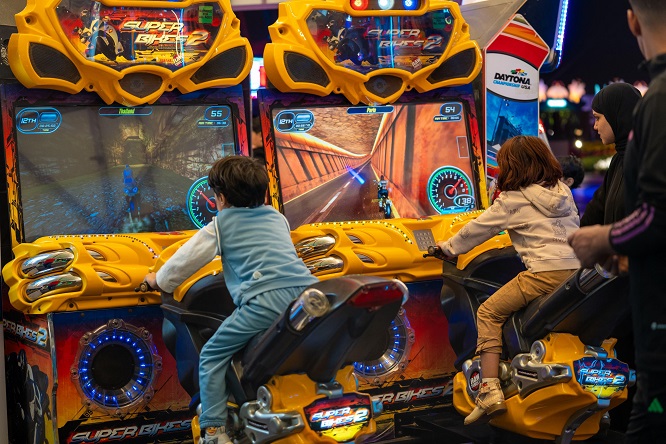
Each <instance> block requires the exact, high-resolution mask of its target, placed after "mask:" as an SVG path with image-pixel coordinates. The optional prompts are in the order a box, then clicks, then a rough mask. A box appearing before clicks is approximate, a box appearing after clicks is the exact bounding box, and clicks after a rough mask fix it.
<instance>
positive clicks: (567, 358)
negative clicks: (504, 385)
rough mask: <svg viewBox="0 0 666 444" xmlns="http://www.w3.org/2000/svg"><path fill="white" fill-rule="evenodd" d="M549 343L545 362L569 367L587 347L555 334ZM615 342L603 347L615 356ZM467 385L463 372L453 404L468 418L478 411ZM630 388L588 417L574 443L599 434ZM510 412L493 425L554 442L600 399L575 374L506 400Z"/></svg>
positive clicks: (455, 385)
mask: <svg viewBox="0 0 666 444" xmlns="http://www.w3.org/2000/svg"><path fill="white" fill-rule="evenodd" d="M543 341H544V343H545V344H546V354H545V357H544V359H543V362H544V363H549V362H552V363H559V364H564V365H569V366H570V367H571V369H572V371H573V368H574V367H573V361H575V360H578V359H580V358H582V357H583V356H584V353H585V346H584V345H583V343H582V342H580V340H579V339H578V338H577V337H576V336H572V335H570V334H566V333H551V334H549V335H548V336H546V338H545V339H543ZM615 342H616V341H615V340H614V339H608V340H606V341H604V343H603V344H602V347H603V348H604V349H605V350H606V351H607V352H608V354H609V356H613V346H614V345H615ZM466 387H467V384H466V381H465V376H464V375H463V373H462V372H460V373H457V374H456V376H455V378H454V380H453V405H454V407H455V408H456V410H457V411H458V412H459V413H460V414H461V415H464V416H467V415H469V414H470V413H471V412H472V410H473V409H474V401H473V400H472V399H471V398H470V397H469V395H468V393H467V389H466ZM627 390H628V389H627V388H626V387H625V388H624V390H622V391H620V392H617V393H615V394H613V395H612V397H611V399H610V406H609V407H608V408H607V409H604V410H600V411H599V412H596V413H595V414H593V415H592V416H591V417H590V418H588V419H587V420H586V421H585V422H583V424H581V426H580V427H579V428H578V430H577V431H576V434H575V435H574V438H573V439H574V440H585V439H588V438H590V437H592V436H593V435H595V434H596V433H597V432H598V431H599V423H600V421H601V416H602V415H603V414H604V413H605V412H607V411H608V410H610V409H612V408H614V407H616V406H618V405H619V404H621V403H623V402H624V401H626V399H627ZM505 402H506V407H507V412H506V413H504V414H502V415H500V416H497V417H496V418H493V419H491V421H490V423H491V424H492V425H494V426H496V427H499V428H501V429H504V430H509V431H512V432H515V433H519V434H521V435H525V436H529V437H530V438H536V439H547V440H554V439H556V438H557V437H558V436H560V435H562V433H563V430H564V427H565V425H566V423H567V421H568V420H569V418H570V417H571V415H573V414H574V413H575V412H577V411H578V410H581V409H583V408H586V407H588V406H594V405H595V404H596V403H597V396H595V395H594V394H593V393H591V392H589V391H587V390H585V389H584V388H583V387H582V386H581V385H580V384H579V383H578V382H577V381H576V377H575V375H574V376H572V378H571V379H570V380H569V381H568V382H566V383H559V384H554V385H552V386H549V387H544V388H541V389H539V390H537V391H535V392H532V393H531V394H529V395H528V396H526V397H525V398H521V397H520V395H514V396H512V397H510V398H508V399H506V400H505Z"/></svg>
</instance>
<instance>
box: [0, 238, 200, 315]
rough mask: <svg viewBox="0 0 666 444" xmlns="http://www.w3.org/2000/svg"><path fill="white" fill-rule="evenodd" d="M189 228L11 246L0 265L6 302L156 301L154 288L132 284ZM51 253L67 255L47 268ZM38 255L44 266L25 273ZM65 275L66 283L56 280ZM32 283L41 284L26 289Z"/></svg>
mask: <svg viewBox="0 0 666 444" xmlns="http://www.w3.org/2000/svg"><path fill="white" fill-rule="evenodd" d="M193 233H194V231H189V232H175V233H134V234H98V235H78V236H76V235H71V236H67V235H63V236H47V237H43V238H40V239H37V240H36V241H35V242H32V243H23V244H19V245H17V246H16V247H14V249H13V251H14V259H13V260H12V261H10V262H8V263H7V264H6V265H5V266H4V267H3V269H2V277H3V278H4V280H5V282H6V283H7V285H8V286H9V300H10V302H11V304H12V305H13V306H14V308H16V309H17V310H21V311H23V312H24V313H30V314H43V313H49V312H54V311H70V310H91V309H98V308H114V307H127V306H132V305H143V304H158V303H160V302H161V299H160V294H159V293H158V292H150V293H137V292H136V291H134V289H135V288H137V287H138V286H139V284H141V282H143V278H144V277H145V275H146V274H147V273H148V271H149V269H150V268H151V267H152V266H153V265H154V264H155V261H156V260H157V257H158V256H159V254H160V253H161V252H162V250H163V249H164V248H166V247H168V246H169V245H171V244H174V243H177V242H179V241H182V240H185V239H189V238H190V237H191V236H192V234H193ZM59 252H60V253H59ZM57 254H61V255H66V256H67V257H70V259H69V260H67V261H63V262H62V263H61V264H60V266H59V267H56V268H49V267H50V266H49V262H51V263H52V262H53V259H52V257H49V256H54V255H57ZM40 255H41V256H42V257H43V260H41V263H42V264H44V265H43V266H44V271H43V272H41V273H39V274H38V275H36V276H31V275H30V274H29V273H26V271H25V268H24V265H25V264H26V261H28V260H34V259H35V258H39V256H40ZM40 280H41V281H40ZM45 280H48V281H49V282H44V281H45ZM66 280H69V281H70V282H72V285H70V286H62V285H59V282H64V281H66ZM40 282H44V283H43V284H41V285H40ZM35 287H37V288H41V290H38V291H36V292H31V290H32V289H34V288H35ZM36 294H39V297H37V296H35V295H36Z"/></svg>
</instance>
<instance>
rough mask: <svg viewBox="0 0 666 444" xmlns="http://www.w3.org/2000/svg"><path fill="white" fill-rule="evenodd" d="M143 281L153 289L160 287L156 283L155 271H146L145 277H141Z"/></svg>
mask: <svg viewBox="0 0 666 444" xmlns="http://www.w3.org/2000/svg"><path fill="white" fill-rule="evenodd" d="M143 280H144V281H146V283H147V284H148V285H149V286H150V288H154V289H155V290H160V287H159V286H158V285H157V273H148V274H147V275H146V277H144V278H143Z"/></svg>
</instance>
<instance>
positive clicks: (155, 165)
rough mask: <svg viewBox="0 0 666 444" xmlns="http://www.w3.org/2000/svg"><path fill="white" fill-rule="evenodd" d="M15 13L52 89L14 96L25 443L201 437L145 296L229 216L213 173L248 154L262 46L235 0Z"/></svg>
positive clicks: (12, 300)
mask: <svg viewBox="0 0 666 444" xmlns="http://www.w3.org/2000/svg"><path fill="white" fill-rule="evenodd" d="M16 20H17V25H18V33H17V34H14V35H12V37H11V39H10V42H9V51H8V54H9V62H10V65H11V68H12V70H13V72H14V74H15V75H16V78H17V79H18V80H19V81H20V82H21V83H22V84H23V85H24V86H25V87H28V88H40V89H27V88H25V87H24V86H21V85H19V84H3V85H2V87H1V89H0V93H1V103H0V104H1V108H2V128H3V142H4V143H3V148H4V149H3V158H4V160H5V162H4V164H5V166H6V170H5V172H6V176H7V194H6V195H5V196H4V199H3V200H4V204H3V208H6V209H8V210H9V211H8V213H9V214H8V215H6V217H3V220H2V221H1V223H2V233H3V257H2V264H3V266H4V271H3V287H2V288H3V298H2V317H3V323H4V333H5V344H4V350H5V357H4V358H5V366H6V370H7V371H6V380H7V386H8V392H7V402H8V406H9V407H8V412H9V416H10V417H9V437H10V443H17V444H18V443H26V442H31V443H46V442H50V443H54V442H61V443H64V442H92V441H95V442H108V441H116V440H123V441H128V442H136V443H147V442H151V443H152V442H182V441H187V440H191V431H190V421H191V418H192V414H191V411H190V409H189V407H190V406H189V403H190V398H189V396H188V395H187V393H186V392H185V391H184V390H183V388H182V387H181V386H180V384H179V380H178V371H179V369H178V365H179V363H177V362H175V361H174V359H173V358H172V357H171V356H170V354H169V352H168V351H167V348H166V345H165V344H164V341H163V339H162V330H161V329H162V312H161V310H160V308H159V303H160V299H159V296H158V295H155V294H138V293H136V292H135V291H134V289H135V288H136V287H137V286H138V285H139V284H140V282H141V281H142V279H143V276H144V275H145V274H146V272H147V271H148V269H149V268H150V267H151V266H152V265H153V264H154V263H155V261H156V259H157V257H158V256H159V254H160V252H161V250H162V249H163V248H165V247H167V246H169V245H171V244H172V243H174V242H177V241H178V240H181V239H184V238H187V237H189V236H190V235H191V234H192V232H193V230H195V229H197V228H199V227H201V226H202V225H203V224H205V223H206V221H207V220H210V218H211V217H212V215H213V214H214V213H213V210H214V208H215V205H214V202H213V201H212V199H213V197H212V192H211V191H210V190H208V189H207V184H206V180H205V176H206V175H207V171H208V168H209V167H210V165H211V164H212V163H213V162H214V161H215V160H217V159H219V158H220V157H222V156H226V155H230V154H243V155H247V154H248V143H247V127H246V125H247V117H248V107H247V102H248V98H249V96H248V95H247V94H244V93H243V91H242V89H241V88H240V86H234V85H238V84H239V83H240V81H241V80H242V79H243V78H244V77H245V76H246V75H247V72H248V71H249V68H250V63H251V61H252V54H251V50H250V48H249V43H248V42H247V40H246V39H244V38H242V37H240V33H239V31H238V28H239V26H238V20H237V19H236V18H235V16H234V14H233V12H232V11H231V8H230V5H229V3H228V2H224V1H221V0H220V1H196V0H192V1H190V0H187V1H182V2H147V1H134V2H132V1H125V2H120V1H115V0H106V1H104V2H97V1H86V0H66V1H47V2H42V1H33V0H31V1H28V5H27V7H26V8H25V10H24V11H23V12H21V13H20V14H17V16H16ZM211 87H227V88H224V89H219V88H218V89H211ZM176 89H177V90H178V91H179V92H176V91H175V90H176ZM3 214H6V213H3ZM5 241H7V242H5ZM7 246H9V247H12V248H13V253H12V251H9V252H7V251H6V248H5V247H7ZM10 254H11V255H10Z"/></svg>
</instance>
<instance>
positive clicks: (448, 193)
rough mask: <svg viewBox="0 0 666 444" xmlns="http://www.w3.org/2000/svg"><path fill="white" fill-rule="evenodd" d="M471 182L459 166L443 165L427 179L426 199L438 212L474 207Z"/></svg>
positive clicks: (446, 212) (448, 212)
mask: <svg viewBox="0 0 666 444" xmlns="http://www.w3.org/2000/svg"><path fill="white" fill-rule="evenodd" d="M473 190H474V188H472V182H471V181H470V180H469V177H468V176H467V174H465V173H464V172H463V171H462V170H461V169H460V168H457V167H454V166H443V167H440V168H438V169H437V170H435V172H433V173H432V175H431V176H430V179H428V190H427V191H428V200H429V201H430V205H432V206H433V208H434V209H435V210H436V211H437V212H438V213H439V214H450V213H462V212H464V211H469V210H473V209H474V194H473V192H474V191H473Z"/></svg>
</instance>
